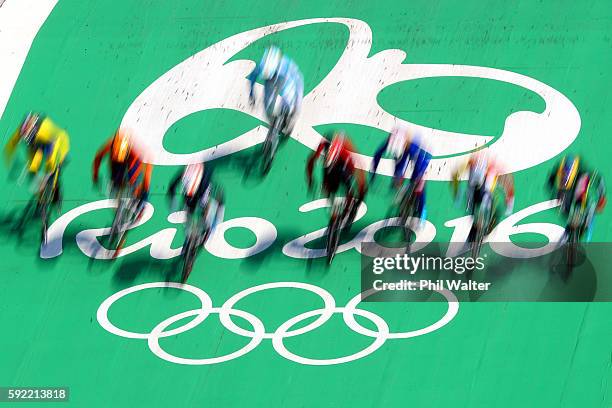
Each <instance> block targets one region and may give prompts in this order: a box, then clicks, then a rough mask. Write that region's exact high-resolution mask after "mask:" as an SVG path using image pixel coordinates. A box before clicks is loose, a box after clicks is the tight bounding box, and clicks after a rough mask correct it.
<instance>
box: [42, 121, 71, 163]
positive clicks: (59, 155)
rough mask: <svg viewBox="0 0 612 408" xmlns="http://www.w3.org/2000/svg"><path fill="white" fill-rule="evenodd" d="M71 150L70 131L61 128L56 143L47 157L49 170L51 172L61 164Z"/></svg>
mask: <svg viewBox="0 0 612 408" xmlns="http://www.w3.org/2000/svg"><path fill="white" fill-rule="evenodd" d="M69 150H70V139H69V138H68V133H66V131H64V130H59V132H58V134H57V138H56V139H55V143H54V144H53V151H52V152H51V154H50V155H49V157H48V159H47V163H46V168H47V171H49V172H51V171H53V170H55V169H56V168H57V167H59V166H61V165H62V163H63V162H64V159H65V158H66V155H68V151H69Z"/></svg>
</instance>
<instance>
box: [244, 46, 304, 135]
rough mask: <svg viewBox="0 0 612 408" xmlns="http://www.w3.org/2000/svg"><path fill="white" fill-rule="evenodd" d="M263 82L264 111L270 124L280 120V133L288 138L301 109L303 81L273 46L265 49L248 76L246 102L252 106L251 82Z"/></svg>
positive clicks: (287, 58)
mask: <svg viewBox="0 0 612 408" xmlns="http://www.w3.org/2000/svg"><path fill="white" fill-rule="evenodd" d="M260 79H261V80H263V81H264V98H263V100H264V108H265V111H266V114H267V116H268V119H269V120H270V123H272V122H273V121H274V120H275V119H276V118H277V117H282V120H283V125H282V126H281V127H280V129H281V131H282V132H283V133H285V134H286V135H289V134H291V132H292V130H293V126H294V125H295V120H296V118H297V114H298V113H299V111H300V107H301V106H302V98H303V95H304V79H303V77H302V73H301V72H300V70H299V68H298V66H297V65H296V63H295V62H294V61H293V60H292V59H290V58H289V57H287V56H286V55H283V53H282V52H281V50H280V49H279V48H278V47H276V46H271V47H269V48H267V49H266V50H265V52H264V54H263V57H262V59H261V61H260V62H259V63H258V64H257V65H256V66H255V69H253V71H252V72H251V73H250V74H249V76H248V80H249V81H250V89H249V101H250V102H251V103H252V104H254V103H255V93H254V90H255V82H257V80H260Z"/></svg>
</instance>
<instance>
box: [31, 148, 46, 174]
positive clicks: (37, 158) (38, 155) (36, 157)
mask: <svg viewBox="0 0 612 408" xmlns="http://www.w3.org/2000/svg"><path fill="white" fill-rule="evenodd" d="M42 159H43V151H42V149H36V150H32V153H31V156H30V165H29V167H28V170H29V171H30V173H38V170H39V169H40V164H41V163H42Z"/></svg>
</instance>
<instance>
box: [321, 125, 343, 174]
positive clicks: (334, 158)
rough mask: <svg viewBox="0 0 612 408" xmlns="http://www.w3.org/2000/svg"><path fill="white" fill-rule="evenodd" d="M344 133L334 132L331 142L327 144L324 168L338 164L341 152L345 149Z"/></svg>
mask: <svg viewBox="0 0 612 408" xmlns="http://www.w3.org/2000/svg"><path fill="white" fill-rule="evenodd" d="M345 142H346V133H344V132H343V131H339V132H334V133H333V134H332V141H331V142H330V144H329V148H328V150H327V155H326V156H325V167H331V166H334V165H336V164H337V163H338V161H339V160H340V156H341V153H342V150H343V149H344V148H345V147H344V144H345Z"/></svg>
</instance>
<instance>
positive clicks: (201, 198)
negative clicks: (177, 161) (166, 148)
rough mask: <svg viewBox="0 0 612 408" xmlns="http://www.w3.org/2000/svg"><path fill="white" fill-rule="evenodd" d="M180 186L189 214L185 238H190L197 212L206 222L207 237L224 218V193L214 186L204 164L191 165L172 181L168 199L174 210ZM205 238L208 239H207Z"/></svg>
mask: <svg viewBox="0 0 612 408" xmlns="http://www.w3.org/2000/svg"><path fill="white" fill-rule="evenodd" d="M179 185H180V187H181V192H182V195H183V203H184V206H185V210H186V213H187V219H186V223H185V225H186V228H185V230H186V231H187V233H186V234H185V236H186V237H189V235H190V234H189V231H191V228H193V227H194V225H193V220H194V214H195V213H196V211H198V214H197V215H199V216H200V217H201V218H202V219H203V220H204V222H205V231H206V234H207V236H208V235H210V233H211V232H212V230H213V229H214V228H215V226H216V225H217V223H218V221H220V219H221V218H222V214H223V207H224V204H223V202H224V199H223V192H222V191H220V190H218V189H215V188H214V186H213V185H212V183H211V173H210V171H209V170H208V168H207V167H205V165H204V163H196V164H189V165H187V166H185V168H184V169H183V170H181V171H180V172H179V173H178V174H177V175H176V177H174V178H173V179H172V181H171V182H170V186H169V187H168V197H169V198H170V200H171V205H170V206H171V208H172V209H173V210H174V209H175V208H176V199H175V195H176V189H177V187H179ZM203 238H204V240H205V239H206V237H203ZM184 247H185V246H183V248H184Z"/></svg>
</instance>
